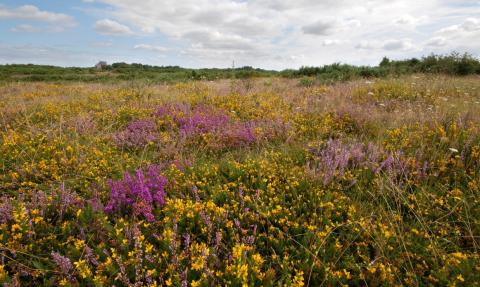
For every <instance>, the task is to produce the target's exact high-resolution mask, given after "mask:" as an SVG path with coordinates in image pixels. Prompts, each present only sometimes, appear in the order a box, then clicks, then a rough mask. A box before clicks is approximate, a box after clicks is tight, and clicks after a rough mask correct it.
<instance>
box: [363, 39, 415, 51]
mask: <svg viewBox="0 0 480 287" xmlns="http://www.w3.org/2000/svg"><path fill="white" fill-rule="evenodd" d="M355 48H356V49H363V50H387V51H397V50H409V49H411V48H413V44H412V41H411V40H410V39H388V40H385V41H376V40H372V41H361V42H360V43H358V44H357V45H356V46H355Z"/></svg>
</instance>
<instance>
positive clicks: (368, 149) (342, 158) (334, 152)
mask: <svg viewBox="0 0 480 287" xmlns="http://www.w3.org/2000/svg"><path fill="white" fill-rule="evenodd" d="M313 154H314V155H315V156H316V157H317V158H316V160H315V163H314V167H313V168H314V170H315V172H317V171H320V172H321V173H322V174H323V183H324V184H328V183H330V182H331V181H332V180H333V178H334V177H335V176H342V175H344V174H345V172H346V171H347V170H348V169H355V168H364V167H367V168H371V169H373V168H374V167H375V165H376V164H377V163H378V161H379V158H380V150H379V149H378V148H377V147H376V146H375V145H373V144H368V145H367V146H365V145H363V144H360V143H352V144H344V143H343V142H341V141H340V140H333V139H330V140H328V142H327V143H326V145H325V146H324V148H322V149H316V150H314V151H313Z"/></svg>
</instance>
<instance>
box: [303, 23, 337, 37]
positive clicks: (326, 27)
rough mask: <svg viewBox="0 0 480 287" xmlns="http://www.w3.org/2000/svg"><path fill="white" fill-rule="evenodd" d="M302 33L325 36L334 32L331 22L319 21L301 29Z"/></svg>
mask: <svg viewBox="0 0 480 287" xmlns="http://www.w3.org/2000/svg"><path fill="white" fill-rule="evenodd" d="M302 31H303V32H304V33H305V34H312V35H320V36H326V35H330V34H332V33H333V32H334V31H335V23H334V22H333V21H324V20H320V21H317V22H315V23H312V24H309V25H306V26H303V27H302Z"/></svg>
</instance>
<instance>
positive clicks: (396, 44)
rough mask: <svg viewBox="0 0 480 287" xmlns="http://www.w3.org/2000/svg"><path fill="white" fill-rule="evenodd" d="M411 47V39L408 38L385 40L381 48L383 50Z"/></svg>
mask: <svg viewBox="0 0 480 287" xmlns="http://www.w3.org/2000/svg"><path fill="white" fill-rule="evenodd" d="M412 47H413V44H412V41H411V40H409V39H403V40H387V41H385V42H384V43H383V44H382V48H383V49H385V50H408V49H410V48H412Z"/></svg>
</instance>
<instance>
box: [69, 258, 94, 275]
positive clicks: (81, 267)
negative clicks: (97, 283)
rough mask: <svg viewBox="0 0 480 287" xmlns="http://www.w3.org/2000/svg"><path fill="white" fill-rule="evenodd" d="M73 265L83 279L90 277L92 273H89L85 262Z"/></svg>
mask: <svg viewBox="0 0 480 287" xmlns="http://www.w3.org/2000/svg"><path fill="white" fill-rule="evenodd" d="M73 264H74V265H75V267H76V268H77V271H78V274H79V275H80V277H82V278H83V279H86V278H88V277H90V276H92V271H90V268H88V264H87V262H86V261H85V260H78V261H77V262H74V263H73Z"/></svg>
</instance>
